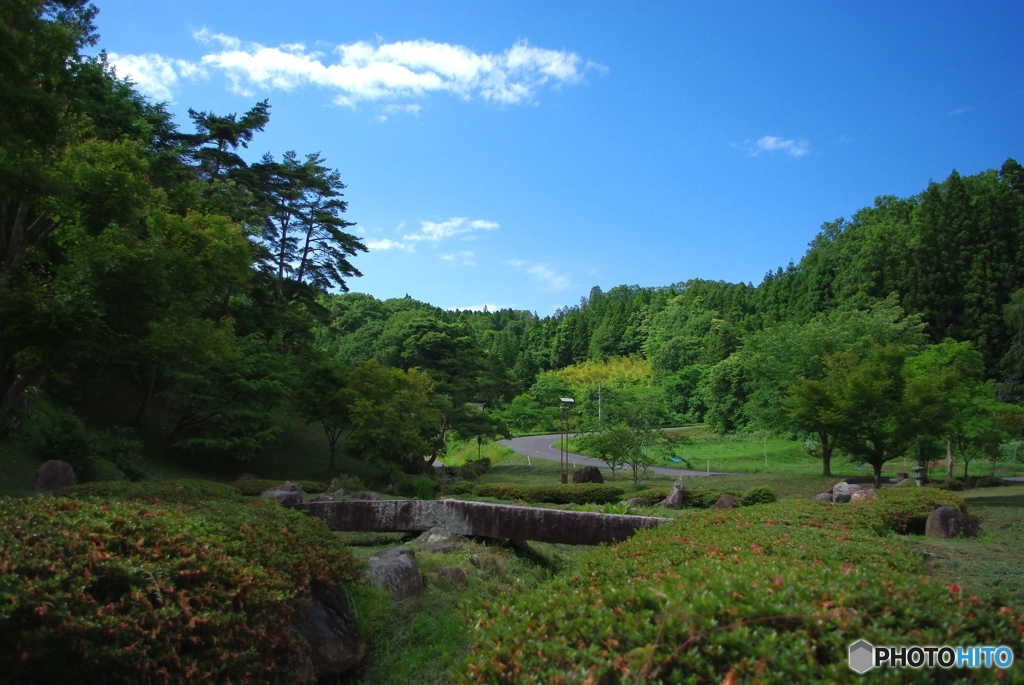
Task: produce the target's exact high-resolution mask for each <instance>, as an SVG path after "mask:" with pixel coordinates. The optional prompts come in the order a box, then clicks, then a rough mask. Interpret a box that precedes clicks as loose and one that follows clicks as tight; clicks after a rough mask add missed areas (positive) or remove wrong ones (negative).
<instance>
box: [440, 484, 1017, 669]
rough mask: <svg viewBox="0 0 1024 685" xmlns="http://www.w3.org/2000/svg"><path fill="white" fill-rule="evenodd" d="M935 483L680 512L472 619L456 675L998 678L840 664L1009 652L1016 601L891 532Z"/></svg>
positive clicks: (918, 515) (942, 499) (954, 500)
mask: <svg viewBox="0 0 1024 685" xmlns="http://www.w3.org/2000/svg"><path fill="white" fill-rule="evenodd" d="M941 504H950V505H953V506H958V507H960V508H962V509H963V508H965V505H964V502H963V500H961V499H959V498H958V497H957V496H956V495H954V494H952V493H949V492H944V491H940V490H935V489H931V488H928V489H916V488H915V489H900V490H892V491H886V492H883V493H882V494H881V495H880V496H879V498H878V499H877V500H869V501H866V502H861V503H857V504H845V505H831V504H823V503H819V502H809V501H792V502H784V503H777V504H766V505H761V506H755V507H745V508H742V509H734V510H729V511H695V512H689V513H687V514H685V515H684V516H682V517H680V518H679V519H678V520H677V521H676V522H674V523H671V524H665V525H662V526H660V527H658V528H656V529H651V530H644V531H641V532H639V533H638V534H637V535H636V536H634V537H633V538H632V539H631V540H629V541H628V542H625V543H622V544H619V545H614V546H610V547H603V548H601V549H599V550H597V551H595V552H594V553H593V554H591V555H589V556H588V557H587V558H585V559H584V560H582V561H581V563H580V565H579V567H578V568H577V569H576V570H575V571H574V572H573V573H571V574H567V575H563V576H560V577H556V578H554V579H552V580H551V581H549V582H547V583H545V584H544V585H542V586H540V587H539V588H537V589H536V590H532V591H528V592H525V593H522V594H520V595H516V596H509V597H504V598H496V599H495V601H494V602H489V603H488V604H487V605H486V606H484V607H482V608H481V609H480V610H479V611H478V612H477V614H476V616H475V619H474V620H475V627H474V644H473V647H472V650H471V655H470V656H469V657H468V658H467V659H465V660H464V661H463V663H462V664H461V665H460V666H459V668H458V672H459V673H460V675H459V677H458V678H457V680H456V682H459V683H505V682H514V683H588V684H595V683H603V684H605V685H610V684H612V683H722V682H729V683H740V682H750V683H755V682H756V683H765V684H767V683H793V682H800V683H819V682H862V681H863V682H877V681H881V680H883V679H885V680H886V682H921V683H938V682H953V681H957V680H961V679H966V680H980V681H988V680H995V679H1001V680H1003V682H1014V681H1020V680H1022V679H1024V676H1022V673H1024V671H1022V670H1021V666H1020V664H1019V663H1018V664H1015V665H1014V666H1013V667H1012V668H1011V670H1010V671H1009V672H1006V673H998V672H995V671H985V672H980V671H974V672H966V671H956V670H954V671H942V670H941V669H936V670H929V669H920V670H915V669H905V670H902V671H885V670H875V671H871V672H870V673H869V674H867V675H866V676H860V675H857V674H856V673H854V672H853V671H851V670H849V668H848V666H847V661H846V654H847V648H848V645H849V644H850V643H852V642H855V641H856V640H858V639H865V640H867V641H868V642H871V643H872V644H876V645H912V644H920V645H943V644H951V645H985V644H989V645H998V644H1007V645H1010V646H1011V647H1012V648H1013V649H1014V652H1015V654H1017V655H1021V654H1024V651H1022V646H1024V607H1020V606H1010V605H1009V603H1008V602H1007V601H1006V600H1003V599H1001V598H1000V597H998V596H989V595H985V596H977V595H972V594H971V593H970V592H969V591H967V590H965V589H964V588H962V587H960V586H957V585H955V584H953V585H949V584H946V583H943V582H940V581H937V580H932V579H929V578H928V577H926V576H924V575H923V574H922V571H921V564H920V558H919V556H916V555H914V554H912V553H909V552H907V551H906V548H905V546H904V545H903V544H902V540H901V539H899V538H898V537H897V533H898V532H903V531H906V530H914V529H917V528H918V527H920V526H922V525H923V521H924V519H925V518H926V517H927V515H928V513H929V512H931V510H932V508H933V507H934V506H936V505H941Z"/></svg>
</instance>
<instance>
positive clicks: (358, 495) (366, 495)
mask: <svg viewBox="0 0 1024 685" xmlns="http://www.w3.org/2000/svg"><path fill="white" fill-rule="evenodd" d="M351 498H352V499H358V500H366V501H368V502H379V501H380V495H378V494H377V493H376V492H353V493H352V495H351Z"/></svg>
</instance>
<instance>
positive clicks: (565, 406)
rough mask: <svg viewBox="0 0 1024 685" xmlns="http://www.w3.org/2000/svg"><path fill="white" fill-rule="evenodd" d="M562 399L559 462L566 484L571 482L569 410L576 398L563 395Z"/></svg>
mask: <svg viewBox="0 0 1024 685" xmlns="http://www.w3.org/2000/svg"><path fill="white" fill-rule="evenodd" d="M560 400H561V402H562V404H561V406H560V407H559V418H560V419H561V423H560V429H559V435H558V437H559V440H558V443H559V450H558V455H559V458H558V463H559V465H560V467H561V474H562V484H563V485H565V484H566V483H568V482H569V412H570V411H572V406H573V404H575V403H576V400H574V399H573V398H571V397H562V398H560Z"/></svg>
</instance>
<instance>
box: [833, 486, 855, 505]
mask: <svg viewBox="0 0 1024 685" xmlns="http://www.w3.org/2000/svg"><path fill="white" fill-rule="evenodd" d="M860 489H861V487H860V486H859V485H852V484H850V483H846V482H841V483H836V484H835V486H834V487H833V488H832V501H833V502H849V501H850V495H852V494H853V493H855V492H857V491H858V490H860Z"/></svg>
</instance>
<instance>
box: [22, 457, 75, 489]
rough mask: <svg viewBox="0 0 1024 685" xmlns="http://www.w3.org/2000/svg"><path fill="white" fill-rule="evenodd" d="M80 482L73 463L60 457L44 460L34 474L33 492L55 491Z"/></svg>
mask: <svg viewBox="0 0 1024 685" xmlns="http://www.w3.org/2000/svg"><path fill="white" fill-rule="evenodd" d="M77 483H78V476H76V475H75V470H74V469H73V468H71V464H69V463H67V462H66V461H61V460H60V459H51V460H50V461H47V462H43V464H42V466H40V467H39V469H38V470H36V474H35V475H34V476H32V490H33V492H43V493H45V492H55V491H57V490H63V489H64V488H67V487H71V486H72V485H76V484H77Z"/></svg>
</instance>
